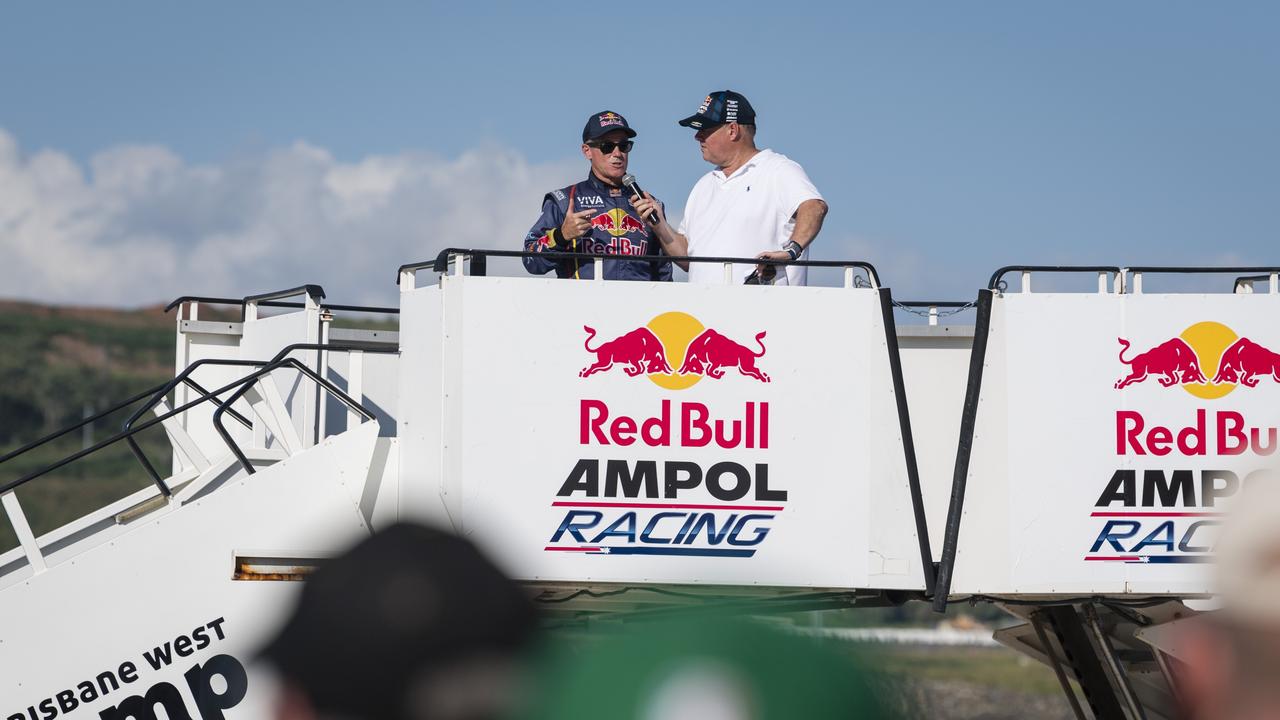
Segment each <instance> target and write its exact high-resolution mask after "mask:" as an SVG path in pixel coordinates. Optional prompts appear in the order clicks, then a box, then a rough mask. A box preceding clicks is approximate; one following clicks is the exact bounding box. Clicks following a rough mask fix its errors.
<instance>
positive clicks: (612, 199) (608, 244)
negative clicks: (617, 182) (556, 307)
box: [524, 173, 671, 281]
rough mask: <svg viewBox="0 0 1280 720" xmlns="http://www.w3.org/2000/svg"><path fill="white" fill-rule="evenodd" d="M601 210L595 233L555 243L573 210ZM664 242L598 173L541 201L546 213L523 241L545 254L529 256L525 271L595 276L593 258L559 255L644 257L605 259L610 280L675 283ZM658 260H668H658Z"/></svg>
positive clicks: (621, 192) (622, 191)
mask: <svg viewBox="0 0 1280 720" xmlns="http://www.w3.org/2000/svg"><path fill="white" fill-rule="evenodd" d="M570 200H572V202H573V210H574V212H582V211H583V210H598V214H597V215H596V216H595V217H593V218H592V219H591V225H592V227H591V232H590V233H588V234H586V235H583V236H582V237H580V238H576V239H575V240H569V241H562V242H560V243H556V241H555V238H556V237H557V236H558V235H559V233H558V232H555V233H553V231H554V230H556V228H559V227H560V226H561V225H562V224H563V223H564V218H565V215H567V214H568V212H569V203H570ZM661 245H662V243H661V241H659V240H658V238H657V237H656V236H654V234H653V230H652V229H650V228H649V226H648V225H646V224H645V223H644V221H643V220H641V219H640V216H639V215H638V214H637V213H636V211H635V209H634V208H632V207H631V200H630V199H629V193H627V191H626V190H625V189H623V188H615V187H612V186H610V185H606V184H605V183H603V182H601V181H600V180H599V178H597V177H596V176H595V173H590V174H588V175H587V179H586V180H583V181H582V182H580V183H577V184H576V185H570V186H569V187H566V188H562V189H560V190H552V191H551V192H549V193H547V194H546V196H544V197H543V198H542V215H541V216H540V217H539V218H538V221H537V222H535V223H534V224H533V227H532V228H530V229H529V234H527V235H525V237H524V249H525V250H526V251H527V252H536V253H540V255H539V256H537V257H526V258H524V267H525V269H526V270H528V271H529V272H531V273H534V274H536V275H545V274H546V273H549V272H551V271H552V270H554V271H555V272H556V275H557V276H558V277H562V278H579V279H586V278H592V277H595V263H593V262H592V261H591V260H573V259H568V258H557V257H556V255H557V254H558V253H565V252H580V253H590V254H592V255H621V256H625V257H637V256H645V257H646V258H648V259H645V260H605V261H604V278H605V279H606V280H668V281H669V280H671V261H670V260H665V258H666V255H665V254H664V253H663V252H662V247H661ZM654 258H663V260H661V261H659V260H656V259H654Z"/></svg>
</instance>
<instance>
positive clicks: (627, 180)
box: [622, 173, 658, 225]
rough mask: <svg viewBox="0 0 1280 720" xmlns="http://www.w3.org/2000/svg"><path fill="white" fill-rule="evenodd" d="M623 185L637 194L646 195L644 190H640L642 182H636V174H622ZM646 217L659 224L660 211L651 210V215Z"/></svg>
mask: <svg viewBox="0 0 1280 720" xmlns="http://www.w3.org/2000/svg"><path fill="white" fill-rule="evenodd" d="M622 186H623V187H625V188H626V189H628V190H630V191H631V192H632V193H634V194H636V195H639V196H640V197H644V192H643V191H641V190H640V184H639V183H637V182H636V176H635V175H632V174H631V173H627V174H626V175H623V176H622ZM645 219H646V220H648V221H649V222H651V223H653V224H654V225H657V224H658V213H656V212H651V213H649V217H647V218H645Z"/></svg>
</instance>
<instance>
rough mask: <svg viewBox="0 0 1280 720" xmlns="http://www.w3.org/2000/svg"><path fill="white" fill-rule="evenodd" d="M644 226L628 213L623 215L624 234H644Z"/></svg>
mask: <svg viewBox="0 0 1280 720" xmlns="http://www.w3.org/2000/svg"><path fill="white" fill-rule="evenodd" d="M643 230H644V224H643V223H641V222H640V221H639V220H637V219H635V218H633V217H631V215H630V214H628V213H625V212H624V213H622V231H623V232H642V231H643Z"/></svg>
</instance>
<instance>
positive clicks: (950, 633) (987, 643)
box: [792, 627, 1000, 647]
mask: <svg viewBox="0 0 1280 720" xmlns="http://www.w3.org/2000/svg"><path fill="white" fill-rule="evenodd" d="M792 629H793V630H794V631H795V632H797V633H799V634H801V635H809V636H812V637H822V638H829V639H832V640H845V641H848V642H865V643H885V644H891V645H946V646H968V647H998V646H999V645H1000V644H999V643H997V642H996V641H995V640H994V639H992V637H991V629H990V628H976V629H973V630H956V629H954V628H890V627H878V628H807V627H797V628H792Z"/></svg>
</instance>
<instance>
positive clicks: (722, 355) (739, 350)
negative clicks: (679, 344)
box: [679, 328, 769, 382]
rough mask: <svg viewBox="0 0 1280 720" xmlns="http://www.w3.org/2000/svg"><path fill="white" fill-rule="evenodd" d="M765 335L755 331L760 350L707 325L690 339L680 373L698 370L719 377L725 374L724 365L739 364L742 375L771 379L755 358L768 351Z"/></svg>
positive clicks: (737, 366) (729, 366)
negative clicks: (752, 348) (757, 350)
mask: <svg viewBox="0 0 1280 720" xmlns="http://www.w3.org/2000/svg"><path fill="white" fill-rule="evenodd" d="M764 335H765V334H764V333H763V332H761V333H758V334H757V335H756V342H757V343H758V344H759V345H760V352H752V351H751V348H749V347H747V346H746V345H740V344H738V343H737V342H735V341H733V340H730V339H729V338H727V337H725V336H724V335H721V334H720V333H718V332H716V331H715V330H713V329H711V328H707V329H706V330H703V331H702V334H700V335H698V337H696V338H694V339H693V341H692V342H690V343H689V349H688V350H686V351H685V353H684V363H683V364H682V365H681V366H680V371H679V372H680V374H681V375H688V374H689V373H697V374H699V375H707V376H710V377H712V378H715V379H716V380H719V379H720V378H722V377H724V368H732V367H736V368H738V372H740V373H742V374H743V375H746V376H748V377H753V378H755V379H757V380H759V381H760V382H769V376H768V375H766V374H765V373H764V371H762V370H760V369H759V368H757V367H756V358H758V357H760V356H761V355H764V353H765V348H764V342H763V340H764Z"/></svg>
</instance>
